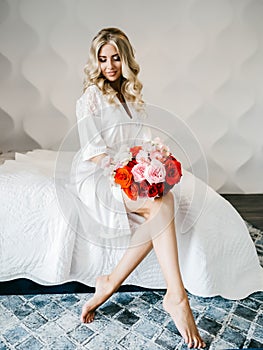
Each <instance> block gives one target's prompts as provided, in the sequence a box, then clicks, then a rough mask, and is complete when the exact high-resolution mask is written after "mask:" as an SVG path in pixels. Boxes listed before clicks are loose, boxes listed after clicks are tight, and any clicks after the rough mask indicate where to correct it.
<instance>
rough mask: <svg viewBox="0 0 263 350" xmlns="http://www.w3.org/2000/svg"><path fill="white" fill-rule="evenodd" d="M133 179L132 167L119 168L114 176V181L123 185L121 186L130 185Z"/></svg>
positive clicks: (126, 186)
mask: <svg viewBox="0 0 263 350" xmlns="http://www.w3.org/2000/svg"><path fill="white" fill-rule="evenodd" d="M132 180H133V175H132V173H131V168H129V167H127V166H124V167H123V168H118V169H117V170H116V174H115V176H114V181H115V182H116V184H119V185H121V188H128V187H130V185H131V183H132Z"/></svg>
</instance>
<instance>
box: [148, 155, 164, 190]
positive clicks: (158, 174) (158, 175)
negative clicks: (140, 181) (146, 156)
mask: <svg viewBox="0 0 263 350" xmlns="http://www.w3.org/2000/svg"><path fill="white" fill-rule="evenodd" d="M165 175H166V171H165V167H164V165H163V164H162V163H161V162H160V161H159V160H157V159H153V160H152V161H151V164H150V165H148V166H147V168H146V169H145V173H144V176H145V179H146V180H147V181H148V182H149V183H150V184H153V183H159V182H162V181H164V180H165Z"/></svg>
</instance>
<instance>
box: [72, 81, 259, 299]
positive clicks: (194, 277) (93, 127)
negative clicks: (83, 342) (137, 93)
mask: <svg viewBox="0 0 263 350" xmlns="http://www.w3.org/2000/svg"><path fill="white" fill-rule="evenodd" d="M116 102H117V105H116V106H110V105H109V104H108V102H107V99H106V97H105V96H103V95H102V93H101V92H100V90H99V89H98V88H97V87H96V86H90V87H89V88H88V89H87V90H86V92H85V93H84V94H83V95H82V96H81V97H80V99H79V100H78V101H77V108H76V113H77V118H78V130H79V136H80V143H81V150H80V151H79V152H78V153H77V154H76V156H75V157H74V161H73V164H72V185H73V186H72V188H74V192H75V194H76V195H77V197H78V198H79V199H80V202H79V203H78V206H79V213H80V218H81V222H82V228H81V229H80V231H81V232H80V231H79V233H80V234H81V235H82V237H83V242H88V243H87V245H90V244H92V245H94V247H95V246H96V249H97V254H101V257H102V256H103V255H104V258H103V259H106V260H107V259H108V261H111V260H112V258H111V257H110V254H112V255H113V256H115V258H116V252H118V249H119V248H121V247H124V246H127V244H128V241H129V238H130V235H131V234H132V233H133V232H134V230H136V228H137V227H138V225H140V224H141V223H142V222H143V219H142V218H140V217H139V216H138V215H136V214H127V213H126V210H125V206H124V202H123V198H122V195H121V189H120V188H116V187H112V186H111V182H110V179H109V177H107V176H104V175H103V170H102V169H101V168H100V167H99V166H97V165H96V164H94V163H93V162H92V161H90V158H92V157H94V156H96V155H99V154H102V153H107V154H110V155H114V154H115V153H116V152H117V151H118V150H119V148H120V146H121V145H122V144H123V143H127V144H128V145H129V146H134V145H139V144H141V142H142V140H145V139H147V138H149V137H151V130H150V128H149V127H148V126H147V125H148V123H149V120H148V119H144V118H145V117H144V115H141V114H140V113H138V112H136V110H135V108H134V106H132V104H128V107H129V109H130V111H131V114H132V116H133V117H132V119H131V118H130V117H129V116H128V114H127V112H126V111H125V109H124V107H123V106H122V105H121V104H120V103H118V100H117V99H116ZM145 121H146V122H145ZM155 132H156V130H155ZM157 134H158V131H157ZM172 193H173V194H174V199H175V225H176V232H177V240H178V252H179V262H180V268H181V272H182V278H183V282H184V285H185V287H186V289H187V290H189V291H190V292H192V293H193V294H196V295H200V296H213V295H218V294H219V295H222V296H224V297H227V298H231V299H238V298H242V297H245V296H247V295H249V294H250V293H252V292H254V291H258V290H263V270H262V268H261V267H260V264H259V260H258V257H257V253H256V250H255V247H254V244H253V242H252V240H251V238H250V235H249V232H248V230H247V228H246V225H245V224H244V222H243V220H242V218H241V217H240V215H239V214H238V213H237V211H236V210H235V209H234V208H233V207H232V206H231V205H230V204H229V202H227V201H226V200H225V199H223V198H222V197H221V196H220V195H219V194H217V193H216V192H215V191H214V190H213V189H212V188H211V187H209V186H208V185H206V184H205V183H204V182H203V181H201V180H199V179H198V178H197V177H195V176H194V175H192V174H191V173H190V172H188V171H186V170H183V177H182V180H181V182H180V184H179V185H176V186H175V187H174V188H173V190H172ZM84 245H85V244H84ZM83 247H84V246H83ZM83 247H82V248H83ZM82 248H80V249H82ZM83 249H84V248H83ZM105 254H106V255H105ZM117 255H118V256H119V257H120V256H121V254H119V252H118V253H117ZM98 259H99V258H98ZM113 260H114V259H113ZM98 261H99V260H98ZM115 261H116V259H115ZM146 265H147V264H145V265H142V266H146ZM108 267H109V268H110V264H108ZM111 267H114V266H111ZM148 268H149V266H148V267H147V269H148ZM139 271H141V272H142V274H143V267H141V268H139ZM144 272H145V271H144ZM153 273H154V268H153V271H152V274H153ZM131 280H132V279H131ZM150 284H151V283H150ZM144 286H147V283H145V284H144ZM149 286H150V285H149ZM151 286H152V285H151ZM156 287H160V284H159V285H156Z"/></svg>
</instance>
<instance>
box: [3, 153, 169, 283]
mask: <svg viewBox="0 0 263 350" xmlns="http://www.w3.org/2000/svg"><path fill="white" fill-rule="evenodd" d="M56 158H57V152H55V151H49V150H34V151H32V152H28V153H27V154H20V153H16V157H15V160H7V161H6V162H5V163H4V164H2V165H0V281H7V280H12V279H15V278H29V279H31V280H33V281H35V282H38V283H41V284H44V285H54V284H61V283H63V282H68V281H79V282H82V283H85V284H86V285H89V286H94V285H95V278H96V277H97V276H98V275H99V274H102V273H108V272H109V271H110V270H111V269H112V268H113V266H114V265H115V264H116V263H117V261H118V260H119V259H120V258H121V256H122V254H123V253H124V251H123V249H116V248H115V249H109V248H103V247H100V246H96V245H94V244H92V243H91V242H89V241H87V240H85V239H84V238H83V237H82V236H81V235H78V234H77V233H76V232H75V231H76V230H75V228H76V225H77V222H78V212H77V210H76V207H75V206H72V208H69V211H68V215H71V218H69V217H67V218H65V217H64V216H65V211H63V212H62V211H61V208H60V204H59V202H58V199H57V191H61V192H60V194H59V196H60V198H61V195H62V196H63V192H64V191H65V189H64V188H59V186H58V185H55V181H54V172H55V163H56ZM65 195H66V196H67V195H68V193H66V194H65ZM69 222H70V224H69ZM126 283H133V284H136V285H144V286H148V287H165V284H164V281H163V277H162V274H161V271H160V268H159V266H158V264H157V261H156V258H155V256H154V254H150V255H149V256H148V257H147V260H145V262H143V263H142V265H141V266H140V267H139V268H138V269H137V270H136V271H135V272H134V273H133V274H132V275H131V276H130V278H129V279H128V280H127V281H126Z"/></svg>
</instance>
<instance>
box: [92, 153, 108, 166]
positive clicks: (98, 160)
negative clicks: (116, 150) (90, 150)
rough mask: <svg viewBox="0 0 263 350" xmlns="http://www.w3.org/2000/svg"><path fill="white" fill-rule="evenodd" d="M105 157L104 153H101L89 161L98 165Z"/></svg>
mask: <svg viewBox="0 0 263 350" xmlns="http://www.w3.org/2000/svg"><path fill="white" fill-rule="evenodd" d="M106 156H107V154H106V153H102V154H99V155H98V156H95V157H92V158H90V160H91V161H92V162H94V163H96V164H99V163H100V162H101V161H102V159H103V158H104V157H106Z"/></svg>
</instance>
